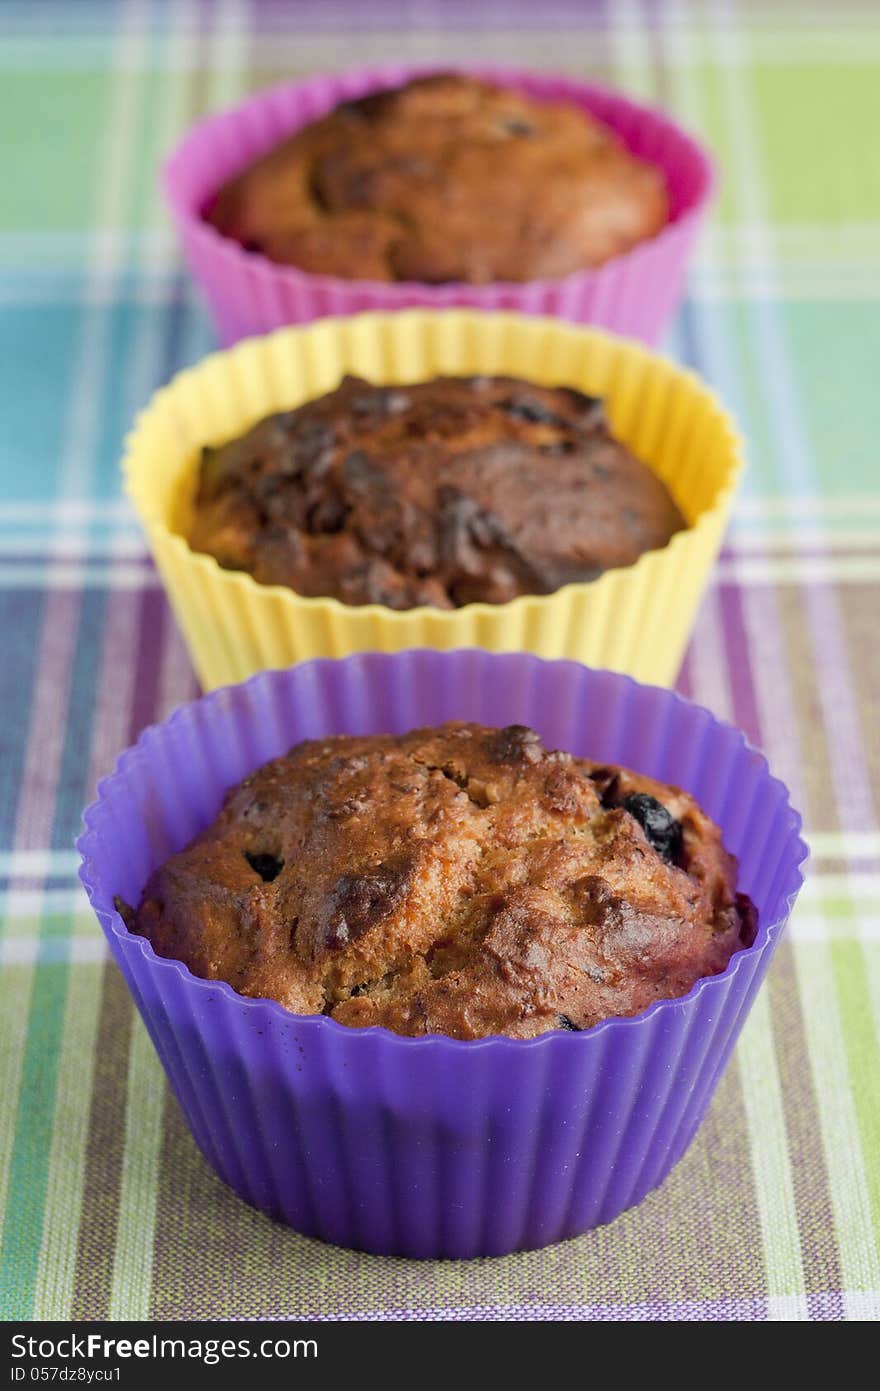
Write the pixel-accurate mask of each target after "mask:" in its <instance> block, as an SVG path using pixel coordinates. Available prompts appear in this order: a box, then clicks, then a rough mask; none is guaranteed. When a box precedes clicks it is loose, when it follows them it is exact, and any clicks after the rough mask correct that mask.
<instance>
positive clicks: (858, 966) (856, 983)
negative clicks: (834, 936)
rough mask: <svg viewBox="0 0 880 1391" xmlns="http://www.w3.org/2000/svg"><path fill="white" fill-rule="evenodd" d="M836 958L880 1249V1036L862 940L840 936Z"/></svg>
mask: <svg viewBox="0 0 880 1391" xmlns="http://www.w3.org/2000/svg"><path fill="white" fill-rule="evenodd" d="M831 959H832V962H833V965H834V981H835V985H836V987H837V997H838V1001H839V1004H840V1017H841V1021H842V1025H843V1041H844V1047H845V1048H846V1056H847V1062H848V1065H849V1079H848V1080H849V1086H850V1089H851V1092H852V1098H853V1104H854V1106H855V1113H856V1121H857V1124H858V1129H859V1136H860V1138H861V1151H862V1156H863V1163H864V1170H865V1181H866V1184H867V1189H868V1197H869V1200H870V1204H871V1215H872V1218H873V1226H874V1241H875V1246H876V1249H877V1250H878V1251H880V1162H878V1157H880V1044H878V1041H877V1033H876V1028H875V1020H874V1014H873V1010H872V1008H871V998H870V995H869V993H868V985H867V979H866V963H865V955H864V952H863V950H862V946H861V943H859V942H851V941H850V942H847V941H840V940H836V941H834V942H833V943H832V946H831Z"/></svg>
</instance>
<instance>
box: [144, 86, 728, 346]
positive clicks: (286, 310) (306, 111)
mask: <svg viewBox="0 0 880 1391" xmlns="http://www.w3.org/2000/svg"><path fill="white" fill-rule="evenodd" d="M441 70H443V71H448V67H447V68H445V69H440V68H438V67H436V66H433V67H419V66H412V65H406V64H385V65H382V66H378V67H365V68H353V69H351V70H349V71H347V72H340V73H331V74H327V75H323V76H318V77H312V78H310V79H308V80H307V81H304V82H296V83H283V84H281V85H280V86H276V87H272V88H270V89H268V90H267V91H263V92H258V93H257V94H256V95H255V96H252V97H249V98H248V100H247V101H245V102H243V103H242V104H241V105H240V106H237V107H235V108H233V109H232V110H229V111H224V112H221V113H219V114H218V115H216V116H212V117H210V118H209V119H207V120H205V121H202V122H201V123H200V124H198V125H196V126H195V127H194V128H193V129H192V130H191V131H190V132H189V133H188V135H186V136H185V137H184V139H183V141H182V142H181V144H180V145H179V146H178V147H177V149H176V150H175V151H174V152H173V153H172V155H171V156H170V158H169V159H168V161H167V163H166V165H165V169H164V189H165V195H166V198H167V201H168V204H169V207H170V210H171V213H172V216H173V217H174V220H175V223H176V225H177V229H178V233H179V236H180V240H181V244H182V246H183V250H184V254H185V256H186V260H187V263H188V265H189V268H190V270H191V271H192V274H193V275H194V276H195V278H196V280H197V281H198V282H199V284H200V285H201V287H202V289H203V291H204V293H205V295H206V297H207V300H208V305H209V307H210V310H211V313H212V315H213V318H214V322H215V324H216V327H217V331H218V333H219V335H220V338H221V340H222V342H223V343H225V344H229V343H234V342H235V341H236V340H237V339H239V338H243V337H248V336H250V335H253V334H259V333H267V332H269V331H270V330H272V329H275V328H280V327H281V326H282V325H284V324H300V323H307V322H309V321H310V320H312V319H317V318H321V317H323V316H325V315H328V314H337V315H345V314H355V313H359V312H362V311H363V310H368V309H384V310H388V309H400V308H403V307H404V306H410V305H416V306H423V307H428V308H438V307H449V306H452V305H467V306H469V307H471V308H476V309H514V310H519V311H520V312H522V313H526V314H546V315H553V316H555V317H559V318H563V319H569V320H571V321H572V322H574V323H590V324H598V325H601V326H602V327H604V328H608V329H612V330H613V331H615V332H617V333H622V334H626V335H628V336H629V337H634V338H640V339H642V340H643V341H644V342H646V343H648V344H651V345H653V344H655V343H656V342H657V341H658V339H659V338H660V337H661V335H662V333H663V331H664V329H665V328H666V325H667V324H668V322H669V320H670V318H671V316H672V314H673V313H674V311H675V309H676V307H677V305H678V303H679V301H680V300H681V298H682V295H683V293H684V283H685V276H686V271H687V265H688V262H689V260H690V256H691V251H692V248H693V244H694V240H695V237H696V234H697V230H698V228H699V225H700V223H701V222H702V220H703V218H704V216H705V214H706V211H707V208H708V206H709V202H710V199H711V194H712V189H713V183H714V178H713V170H712V163H711V160H710V158H709V155H708V154H707V153H706V151H705V150H704V149H703V148H702V147H701V146H700V145H699V144H698V143H697V142H696V141H695V140H694V139H693V138H692V137H691V136H690V135H688V134H686V133H685V132H684V131H683V130H682V129H681V128H680V127H679V126H677V125H675V124H674V123H673V122H672V121H671V120H669V119H668V117H666V116H664V115H662V114H661V113H660V112H658V111H654V110H652V109H651V108H649V107H645V106H640V105H638V104H637V103H636V102H633V101H631V100H630V99H629V98H627V97H624V96H621V95H620V94H619V93H616V92H610V91H607V90H606V89H605V88H602V87H597V86H594V85H593V84H591V83H583V82H578V81H576V80H574V79H573V78H569V77H563V76H557V75H548V74H545V73H536V72H529V71H524V70H522V69H519V68H508V67H496V66H485V65H480V66H478V67H468V68H467V69H464V70H466V71H468V72H472V73H474V74H476V75H477V76H481V77H486V78H489V79H491V80H493V81H497V82H499V83H502V84H504V85H505V86H508V87H512V88H515V89H517V90H519V91H521V92H524V93H526V94H528V95H530V96H533V97H535V98H537V99H539V100H541V99H543V100H547V101H553V100H564V101H569V102H572V103H574V104H575V105H578V106H581V107H583V108H584V109H585V110H587V111H589V112H591V113H592V114H593V115H595V116H597V117H599V118H600V119H601V120H603V121H605V122H606V124H607V125H609V126H610V127H611V128H612V129H613V130H614V131H616V132H617V134H618V135H619V136H620V138H621V139H622V140H623V141H624V143H625V144H626V145H627V146H628V147H629V149H630V150H632V152H633V153H634V154H636V155H638V156H640V157H641V158H644V159H646V160H649V161H651V162H652V163H654V164H656V165H657V166H658V167H659V168H660V169H661V170H662V171H663V174H664V176H665V179H666V183H667V187H668V191H669V198H670V213H671V217H670V221H669V223H668V224H667V226H666V227H664V228H663V230H662V231H661V232H660V233H659V234H658V235H657V236H655V237H652V238H651V239H650V240H648V241H645V242H642V243H641V244H640V245H639V246H637V247H635V248H634V249H633V250H632V251H628V252H626V253H625V254H624V255H622V256H618V257H616V258H615V259H613V260H611V261H608V262H607V263H606V264H605V265H603V266H601V267H599V268H598V269H596V270H585V271H578V272H576V273H575V274H573V275H569V276H566V277H564V278H563V279H561V280H534V281H528V282H525V283H522V284H512V283H502V282H497V283H495V284H490V285H479V286H474V285H457V284H449V285H423V284H418V283H412V282H407V283H400V284H385V283H382V282H378V281H371V280H343V279H339V278H336V277H333V276H325V275H311V274H309V273H308V272H305V271H300V270H297V269H296V268H295V267H290V266H278V265H275V264H274V263H273V262H271V261H268V260H267V259H266V258H265V257H263V256H260V255H258V254H254V253H251V252H246V251H244V250H243V249H242V247H240V246H239V245H238V243H237V242H235V241H232V240H231V239H230V238H228V237H223V236H220V234H219V233H218V232H216V231H215V230H214V228H213V227H211V226H209V225H208V223H206V222H205V221H204V219H203V217H202V213H203V211H204V208H205V207H206V205H207V204H208V203H209V202H210V199H211V197H212V196H213V195H214V194H215V193H216V191H217V189H218V188H219V187H220V186H221V185H222V184H223V183H224V182H225V181H226V180H227V179H228V178H230V177H231V176H232V175H233V174H236V173H237V172H238V171H239V170H241V169H243V168H244V167H245V166H246V165H247V164H249V163H251V162H252V161H253V160H254V159H256V158H257V157H258V156H259V155H261V154H263V153H264V152H265V151H266V150H268V149H270V148H271V147H272V146H273V145H275V144H277V143H278V142H279V141H280V140H282V139H283V138H284V137H285V136H287V135H289V134H291V132H293V131H294V130H296V129H298V128H299V127H300V126H302V125H304V124H306V123H307V122H309V121H313V120H315V119H316V118H317V117H319V116H321V115H323V114H325V113H326V112H327V111H329V110H331V109H332V108H333V107H334V106H336V105H337V104H338V103H339V102H341V101H349V100H351V99H352V98H355V97H359V96H363V95H364V94H365V93H367V92H371V91H375V90H380V89H382V88H385V87H393V86H396V85H398V84H400V83H402V82H406V81H407V80H408V79H409V78H411V77H414V76H417V75H418V74H419V73H424V72H431V71H441Z"/></svg>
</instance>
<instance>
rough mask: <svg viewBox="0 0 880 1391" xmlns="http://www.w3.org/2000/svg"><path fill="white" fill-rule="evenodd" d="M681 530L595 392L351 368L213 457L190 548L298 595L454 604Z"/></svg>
mask: <svg viewBox="0 0 880 1391" xmlns="http://www.w3.org/2000/svg"><path fill="white" fill-rule="evenodd" d="M684 525H685V522H684V520H683V518H682V516H681V514H680V513H679V511H678V509H677V507H676V506H675V504H674V502H673V501H672V499H671V497H670V496H669V493H668V492H667V490H666V488H665V486H664V485H663V483H662V482H661V481H660V479H659V478H657V477H656V476H655V475H654V474H653V473H651V471H650V469H648V468H646V467H645V465H644V464H642V463H640V462H639V460H638V459H636V458H634V457H633V455H632V454H630V453H629V451H628V450H627V449H626V448H625V446H624V445H622V444H620V443H619V442H618V441H617V440H615V438H614V437H613V435H612V434H611V433H610V431H609V429H608V426H607V423H606V421H605V415H604V411H603V408H602V403H601V401H599V400H597V399H596V398H595V397H591V396H584V395H583V394H582V393H581V392H579V391H575V390H573V389H572V388H569V387H556V388H551V387H539V386H533V385H531V384H529V383H527V382H523V381H519V380H517V379H515V378H513V377H466V378H452V377H440V378H437V379H435V380H434V381H430V382H423V383H420V384H418V385H415V386H406V387H377V386H371V385H370V384H369V383H368V382H364V381H359V380H358V379H356V378H354V377H347V378H346V379H345V380H344V381H343V383H342V385H341V386H340V387H339V388H338V389H337V390H336V391H334V392H331V393H330V394H329V395H327V396H323V397H321V398H320V399H319V400H316V401H310V402H308V403H307V404H306V405H304V406H300V407H299V409H298V410H294V411H289V412H287V413H285V414H282V415H274V416H270V417H269V418H268V419H266V420H263V421H261V422H260V423H259V424H258V425H255V426H254V427H253V428H252V429H251V430H249V431H248V432H247V433H246V434H245V435H243V436H242V437H241V438H240V439H237V440H233V441H231V442H230V443H228V444H224V445H221V446H219V447H218V448H211V449H205V450H204V451H203V455H202V461H201V469H200V474H199V483H198V492H197V497H196V505H195V511H194V516H193V520H192V524H191V528H190V531H189V542H190V545H191V546H192V547H193V549H195V550H197V551H205V552H207V553H208V554H210V555H213V556H216V558H217V560H218V561H219V562H220V564H221V565H223V566H226V567H227V568H229V569H237V570H248V571H249V572H250V573H251V574H252V575H254V577H255V578H256V579H258V580H260V581H261V582H262V583H264V584H283V585H288V586H289V587H290V588H291V589H294V590H296V591H297V592H298V593H299V594H303V595H311V596H315V595H332V596H335V597H336V598H338V599H341V600H343V601H344V602H345V603H347V604H369V603H377V604H384V605H386V606H388V607H390V608H394V609H408V608H414V607H416V606H418V605H421V604H427V605H432V606H434V607H436V608H442V609H450V608H455V607H457V606H459V605H462V604H468V603H473V602H477V601H482V602H485V603H489V604H500V603H504V602H505V601H507V600H509V599H513V598H516V597H517V595H520V594H549V593H551V592H552V591H553V590H555V589H558V588H559V587H560V586H561V585H564V584H567V583H569V582H571V581H582V580H590V579H593V578H595V576H596V575H598V574H600V573H601V572H602V571H603V570H606V569H609V568H611V567H613V566H621V565H630V564H632V563H633V562H634V561H635V560H636V559H637V558H638V557H639V556H640V555H641V554H642V552H643V551H647V550H652V549H654V548H656V547H660V546H664V545H665V544H666V543H667V541H668V540H669V538H670V536H671V535H672V534H673V532H675V531H678V530H679V529H680V528H682V527H683V526H684Z"/></svg>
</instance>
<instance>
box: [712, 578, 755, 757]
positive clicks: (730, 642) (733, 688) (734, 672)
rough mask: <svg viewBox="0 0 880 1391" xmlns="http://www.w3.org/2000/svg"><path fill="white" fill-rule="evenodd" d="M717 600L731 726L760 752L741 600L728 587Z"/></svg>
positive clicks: (722, 586) (720, 591) (723, 588)
mask: <svg viewBox="0 0 880 1391" xmlns="http://www.w3.org/2000/svg"><path fill="white" fill-rule="evenodd" d="M718 598H719V608H720V611H721V621H722V625H723V629H724V646H725V649H726V651H727V663H728V671H729V674H730V696H731V704H732V707H733V715H734V723H735V724H737V725H739V727H740V729H742V730H743V731H744V732H745V734H746V736H747V737H748V738H749V739H750V740H751V742H752V743H753V744H756V745H757V746H758V747H759V748H760V746H761V729H760V720H759V718H758V705H757V701H756V699H755V688H754V686H753V684H752V672H751V666H750V664H749V643H748V638H747V636H746V630H745V624H744V622H743V611H742V598H741V596H740V592H739V590H738V589H737V588H736V587H735V586H734V585H730V584H721V585H719V586H718Z"/></svg>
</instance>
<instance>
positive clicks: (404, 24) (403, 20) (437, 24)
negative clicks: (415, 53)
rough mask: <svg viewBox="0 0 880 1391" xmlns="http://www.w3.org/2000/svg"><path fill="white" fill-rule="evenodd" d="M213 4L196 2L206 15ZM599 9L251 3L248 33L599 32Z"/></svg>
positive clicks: (590, 3)
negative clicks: (575, 30)
mask: <svg viewBox="0 0 880 1391" xmlns="http://www.w3.org/2000/svg"><path fill="white" fill-rule="evenodd" d="M214 4H215V0H200V6H201V8H202V9H203V10H205V11H206V12H207V13H208V14H210V13H211V11H212V8H213V6H214ZM604 11H605V5H604V4H603V3H602V0H545V3H543V4H541V5H535V4H534V0H482V3H481V4H477V5H475V4H474V3H473V0H433V2H432V0H372V3H370V4H364V5H357V6H353V5H352V4H351V3H349V0H297V4H296V5H291V4H290V0H251V5H250V10H249V20H250V28H251V30H252V32H256V33H262V34H267V33H268V34H271V33H273V32H281V33H288V32H293V33H297V32H302V33H329V34H333V33H338V32H339V30H340V28H342V27H343V26H344V27H345V28H346V29H347V30H348V31H350V32H355V33H356V32H357V31H361V32H369V31H379V30H382V29H399V30H413V29H415V30H419V29H426V30H438V31H446V32H454V31H455V30H459V29H463V30H469V29H487V30H493V29H494V30H498V29H500V30H505V29H508V30H509V29H511V28H522V29H538V30H551V29H553V28H556V27H559V28H561V27H568V28H574V29H579V28H603V27H605V20H604Z"/></svg>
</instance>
